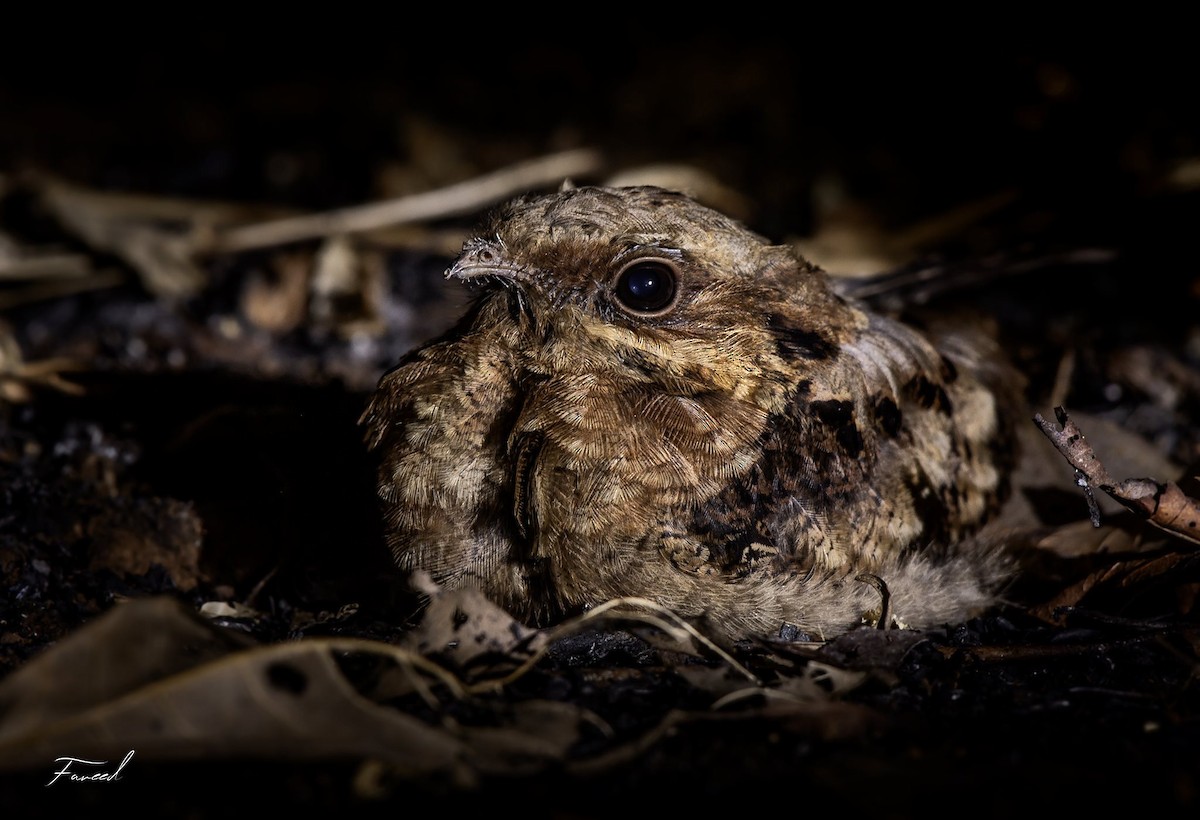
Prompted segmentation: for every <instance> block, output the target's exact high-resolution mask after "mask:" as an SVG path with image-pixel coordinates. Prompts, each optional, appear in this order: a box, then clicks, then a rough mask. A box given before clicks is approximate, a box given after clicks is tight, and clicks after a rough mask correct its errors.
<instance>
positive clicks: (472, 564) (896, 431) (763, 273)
mask: <svg viewBox="0 0 1200 820" xmlns="http://www.w3.org/2000/svg"><path fill="white" fill-rule="evenodd" d="M447 274H448V275H449V276H451V277H453V278H455V279H459V280H462V281H465V282H467V283H468V284H471V285H474V286H477V287H478V288H479V297H478V300H477V301H476V302H475V304H474V306H473V307H472V309H471V310H470V311H469V313H468V314H467V315H466V316H465V317H464V318H463V319H462V320H461V322H460V323H459V324H458V325H457V326H456V327H455V328H454V329H453V330H451V331H450V332H449V333H447V334H446V335H445V336H443V337H442V338H440V339H438V340H435V341H433V342H432V343H430V344H427V345H425V346H423V347H421V348H420V349H418V350H415V351H413V352H412V353H410V354H409V355H408V356H406V357H405V359H404V360H403V361H402V362H401V363H400V364H399V365H398V366H397V367H396V368H395V369H394V370H392V371H391V372H390V373H388V374H387V375H385V376H384V378H383V379H382V380H381V382H380V386H379V389H378V391H377V392H376V394H375V396H374V397H373V399H372V401H371V403H370V406H369V407H368V409H367V411H366V413H365V414H364V416H363V420H364V423H365V424H366V427H367V431H368V442H369V444H370V446H371V447H372V448H374V449H375V450H376V451H377V452H378V454H379V456H380V473H379V496H380V498H381V500H382V504H383V510H384V515H385V517H386V528H387V533H388V541H389V544H390V547H391V549H392V550H393V552H394V554H395V556H396V559H397V561H398V562H399V563H400V565H401V566H403V567H406V568H410V569H415V568H420V569H424V570H428V571H429V572H430V573H431V574H432V575H433V577H434V578H435V579H436V580H438V581H440V582H441V583H443V584H446V585H449V586H457V585H460V584H466V583H474V584H477V585H478V586H479V587H481V588H482V590H483V591H484V592H485V593H487V594H488V595H489V596H491V597H492V598H493V599H495V600H496V601H497V602H499V603H500V604H502V605H503V606H505V607H507V608H508V609H510V610H511V611H513V612H514V613H515V614H517V615H518V616H519V617H523V618H525V619H527V620H531V621H546V620H550V619H553V618H556V617H560V616H562V615H564V614H568V613H571V612H575V611H578V610H581V609H584V608H586V607H588V606H591V605H594V604H596V603H599V602H601V601H605V600H608V599H610V598H614V597H618V596H642V597H646V598H651V599H654V600H656V601H659V602H660V603H662V604H664V605H666V606H668V607H670V608H672V609H674V610H675V611H677V612H678V613H680V614H681V615H684V616H687V617H692V618H697V619H701V620H703V621H705V622H706V623H707V624H708V625H709V626H711V627H713V628H715V629H719V630H721V631H723V632H724V633H725V634H726V635H727V636H729V637H738V636H741V635H759V636H770V635H775V634H777V633H778V632H779V631H780V629H781V627H783V626H784V625H785V624H791V625H794V626H796V627H799V629H800V630H802V631H804V632H806V633H808V634H810V635H813V636H826V637H827V636H830V635H832V634H836V633H838V632H841V631H844V630H846V629H848V628H850V627H852V626H854V625H856V624H858V623H860V622H861V621H862V620H863V618H864V615H865V613H868V612H869V611H871V610H873V609H877V608H878V607H879V603H880V596H879V593H878V592H877V591H876V590H875V589H874V588H872V587H871V586H870V585H868V584H864V583H862V582H861V581H860V580H856V577H857V576H858V575H860V574H861V573H871V574H874V575H876V576H878V577H879V578H881V579H882V580H883V581H884V583H885V584H886V586H887V589H888V590H889V591H890V593H891V611H892V613H893V614H894V616H895V618H896V619H897V620H899V621H901V622H903V623H906V624H909V625H912V626H919V625H925V624H934V623H941V622H946V621H953V620H956V619H960V618H963V617H965V616H966V615H968V614H969V613H970V612H971V611H972V610H974V609H976V608H979V607H981V606H984V605H986V604H987V603H988V602H989V601H991V600H992V596H993V591H994V590H995V588H996V586H997V584H998V583H1000V582H1001V581H1002V579H1003V577H1004V575H1005V573H1006V572H1007V564H1006V561H1005V559H1004V558H1003V556H1001V555H999V554H998V553H997V552H996V551H995V550H993V549H990V548H987V547H985V546H984V545H982V544H978V543H975V542H972V541H970V540H969V539H968V536H970V535H971V534H972V533H973V532H974V531H976V530H977V528H978V527H979V526H980V525H981V524H982V523H983V522H984V521H985V520H986V519H987V517H988V516H989V515H990V514H991V513H992V512H994V511H995V509H996V507H997V505H998V503H999V501H1000V500H1001V499H1002V497H1003V495H1004V493H1005V490H1006V475H1007V472H1008V468H1009V465H1010V461H1011V439H1012V429H1011V425H1012V423H1013V413H1012V412H1011V404H1012V402H1013V401H1014V400H1015V396H1016V385H1017V384H1018V381H1017V379H1016V378H1015V376H1014V375H1013V374H1012V372H1011V371H1010V370H1008V369H1007V368H1006V367H1005V366H1004V365H1003V364H1002V361H1003V357H1002V356H1001V355H1000V354H999V351H998V350H997V349H996V345H995V343H994V342H993V341H991V340H990V339H989V338H988V337H987V336H986V335H985V334H983V333H982V332H973V331H969V330H955V331H939V330H927V331H926V333H925V334H924V335H922V334H921V333H918V332H917V331H915V330H913V329H911V328H909V327H907V326H905V325H902V324H899V323H898V322H896V321H894V320H892V319H889V318H887V317H884V316H881V315H876V314H874V313H871V312H870V311H868V310H867V309H865V308H864V307H863V306H861V305H857V304H854V303H852V302H850V301H847V300H846V299H843V298H842V297H840V296H839V295H838V294H837V293H836V292H835V290H834V289H833V287H832V286H831V284H830V281H829V279H828V277H827V276H826V275H825V274H824V273H822V272H821V271H820V270H818V269H816V268H814V267H813V266H811V265H809V264H807V263H806V262H804V261H803V260H800V259H798V258H797V257H796V256H795V255H794V254H793V253H792V252H791V251H790V250H789V249H788V248H786V247H781V246H773V245H771V244H769V243H767V242H766V241H765V240H763V239H762V238H761V237H759V236H757V235H755V234H753V233H751V232H749V231H747V230H746V229H744V228H743V227H741V226H740V225H739V224H737V223H735V222H734V221H732V220H730V219H728V218H726V217H724V216H722V215H721V214H719V213H717V212H715V211H712V210H710V209H708V208H705V207H703V206H701V205H699V204H697V203H696V202H694V201H692V200H690V199H688V198H687V197H685V196H683V195H681V194H677V193H673V192H669V191H664V190H661V189H658V188H651V187H640V188H622V189H606V188H578V189H570V190H564V191H562V192H560V193H557V194H553V195H548V196H531V197H526V198H522V199H518V200H516V201H514V202H512V203H509V204H508V205H506V206H504V207H503V208H501V209H499V210H498V211H497V212H496V213H495V215H494V216H493V218H492V219H491V221H490V223H489V224H488V226H487V227H486V228H485V230H483V231H482V232H481V233H480V235H479V236H478V237H477V238H475V239H472V240H470V241H469V242H468V243H467V244H466V246H465V247H464V250H463V253H462V255H461V256H460V257H459V259H458V260H457V261H456V262H455V263H454V264H453V266H452V267H451V268H450V269H449V271H448V272H447Z"/></svg>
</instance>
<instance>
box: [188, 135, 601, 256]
mask: <svg viewBox="0 0 1200 820" xmlns="http://www.w3.org/2000/svg"><path fill="white" fill-rule="evenodd" d="M600 166H601V157H600V154H599V153H597V152H596V151H593V150H591V149H578V150H574V151H565V152H562V153H558V154H551V155H549V156H545V157H539V158H537V159H532V160H528V161H526V162H521V163H517V164H515V165H510V166H508V167H506V168H501V169H499V170H497V171H493V172H492V173H490V174H484V175H483V176H480V177H476V178H474V179H469V180H466V181H464V182H459V183H457V184H454V185H449V186H447V187H445V188H440V189H437V190H433V191H426V192H424V193H420V194H414V195H412V196H406V197H401V198H398V199H389V200H384V201H383V202H372V203H370V204H367V205H356V206H353V207H349V208H341V209H338V210H334V211H325V212H323V213H317V214H306V215H304V216H296V217H291V218H286V219H277V220H273V221H270V222H261V223H259V224H256V225H243V226H241V227H237V228H229V229H227V230H223V231H218V232H217V233H216V235H215V236H213V237H212V239H211V243H210V244H208V245H207V247H205V248H204V249H203V250H205V251H207V252H209V253H234V252H238V251H247V250H254V249H258V248H265V247H270V246H273V245H283V244H286V243H289V242H299V241H302V240H305V239H317V238H320V237H325V236H331V235H334V234H343V233H362V232H364V231H373V230H378V229H380V228H388V227H393V226H396V225H403V224H407V223H411V222H420V221H423V220H428V219H438V218H443V217H449V216H461V215H463V214H468V213H471V212H473V211H477V210H479V209H480V208H485V207H487V206H489V205H493V204H495V203H496V202H499V201H501V200H503V199H507V198H508V197H510V196H513V195H514V194H517V193H521V192H523V191H526V190H528V189H531V188H538V187H543V186H546V185H553V184H556V183H559V182H561V181H562V180H564V179H568V178H570V177H574V176H586V175H589V174H593V173H595V172H596V171H597V170H599V168H600Z"/></svg>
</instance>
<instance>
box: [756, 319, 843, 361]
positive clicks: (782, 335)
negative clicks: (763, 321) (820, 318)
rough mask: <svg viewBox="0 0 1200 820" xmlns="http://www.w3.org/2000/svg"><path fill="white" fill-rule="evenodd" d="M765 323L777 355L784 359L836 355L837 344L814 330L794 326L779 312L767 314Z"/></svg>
mask: <svg viewBox="0 0 1200 820" xmlns="http://www.w3.org/2000/svg"><path fill="white" fill-rule="evenodd" d="M767 323H768V327H769V328H770V331H771V334H772V335H773V336H774V337H775V346H776V348H777V349H778V350H779V355H780V356H782V357H783V358H785V359H810V360H812V361H823V360H825V359H832V358H833V357H834V356H836V355H837V345H836V344H834V343H833V341H832V340H830V339H829V338H827V337H825V336H822V335H821V334H820V333H817V332H816V331H815V330H806V329H804V328H800V327H796V326H795V325H793V324H791V323H790V322H789V321H788V320H787V319H786V318H785V317H783V316H780V315H779V314H771V315H770V316H768V317H767Z"/></svg>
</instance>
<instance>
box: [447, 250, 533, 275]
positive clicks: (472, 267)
mask: <svg viewBox="0 0 1200 820" xmlns="http://www.w3.org/2000/svg"><path fill="white" fill-rule="evenodd" d="M492 277H499V278H501V279H510V280H513V281H517V282H520V281H523V280H524V279H525V276H524V268H523V267H522V266H520V265H516V264H513V263H512V262H511V261H509V260H508V259H507V258H505V256H504V254H503V252H502V251H501V250H500V249H499V248H497V247H496V246H495V245H494V244H492V243H491V242H476V243H472V244H468V245H467V247H465V248H463V252H462V254H460V255H459V257H458V259H456V260H455V261H454V264H452V265H451V266H450V267H449V268H447V269H446V278H447V279H460V280H462V281H464V282H469V281H471V280H473V279H485V278H492Z"/></svg>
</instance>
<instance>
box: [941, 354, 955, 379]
mask: <svg viewBox="0 0 1200 820" xmlns="http://www.w3.org/2000/svg"><path fill="white" fill-rule="evenodd" d="M956 379H958V368H957V367H956V366H955V364H954V362H952V361H950V359H949V358H947V357H946V356H942V381H944V382H945V383H946V384H954V382H955V380H956Z"/></svg>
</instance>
